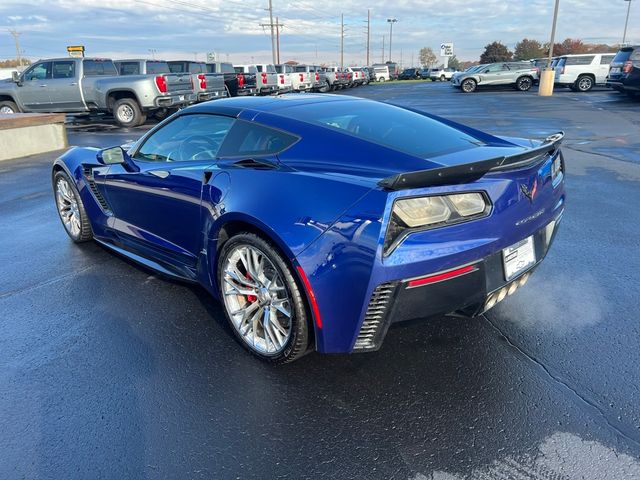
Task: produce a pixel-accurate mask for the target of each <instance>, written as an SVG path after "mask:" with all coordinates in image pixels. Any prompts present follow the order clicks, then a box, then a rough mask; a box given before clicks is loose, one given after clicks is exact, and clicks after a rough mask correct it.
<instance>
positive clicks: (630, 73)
mask: <svg viewBox="0 0 640 480" xmlns="http://www.w3.org/2000/svg"><path fill="white" fill-rule="evenodd" d="M607 85H609V86H610V87H611V88H613V89H614V90H617V91H619V92H623V93H626V94H627V95H630V96H637V95H640V45H636V46H633V47H622V48H621V49H620V50H619V51H618V53H617V54H616V56H615V57H614V59H613V61H612V62H611V68H610V70H609V76H608V77H607Z"/></svg>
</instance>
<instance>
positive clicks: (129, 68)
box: [120, 62, 140, 75]
mask: <svg viewBox="0 0 640 480" xmlns="http://www.w3.org/2000/svg"><path fill="white" fill-rule="evenodd" d="M139 74H140V64H139V63H138V62H121V63H120V75H139Z"/></svg>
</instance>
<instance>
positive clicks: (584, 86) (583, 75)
mask: <svg viewBox="0 0 640 480" xmlns="http://www.w3.org/2000/svg"><path fill="white" fill-rule="evenodd" d="M614 57H615V54H614V53H589V54H583V55H564V56H562V57H559V58H558V61H557V62H556V65H555V71H556V79H555V84H556V85H557V86H560V87H569V88H571V90H573V91H574V92H588V91H589V90H591V89H592V88H593V87H594V86H595V85H605V84H606V82H607V74H608V73H609V65H610V64H611V61H612V60H613V58H614Z"/></svg>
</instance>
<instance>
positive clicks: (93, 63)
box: [82, 60, 118, 77]
mask: <svg viewBox="0 0 640 480" xmlns="http://www.w3.org/2000/svg"><path fill="white" fill-rule="evenodd" d="M82 64H83V67H84V76H85V77H98V76H102V75H118V71H117V70H116V66H115V65H114V64H113V62H112V61H111V60H85V61H84V62H82Z"/></svg>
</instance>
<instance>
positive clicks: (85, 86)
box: [0, 57, 194, 127]
mask: <svg viewBox="0 0 640 480" xmlns="http://www.w3.org/2000/svg"><path fill="white" fill-rule="evenodd" d="M193 98H194V97H193V89H192V88H191V84H189V85H188V86H187V85H182V84H180V83H177V84H174V83H172V80H171V79H170V78H169V77H168V76H166V75H156V76H153V75H131V76H119V75H118V72H117V70H116V67H115V65H114V63H113V61H111V60H108V59H104V58H68V57H67V58H53V59H49V60H39V61H37V62H35V63H34V64H33V65H31V66H30V67H29V68H28V69H27V70H25V71H24V72H23V73H22V74H18V73H17V72H14V74H13V78H12V79H11V80H6V81H0V113H5V114H6V113H18V112H62V113H74V114H87V113H109V114H113V116H114V118H115V120H116V122H118V123H119V124H120V125H121V126H124V127H135V126H137V125H141V124H142V123H144V122H145V120H146V117H147V114H149V113H153V112H155V111H157V110H159V109H162V108H171V107H180V106H185V105H188V104H189V103H191V102H192V101H193Z"/></svg>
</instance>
